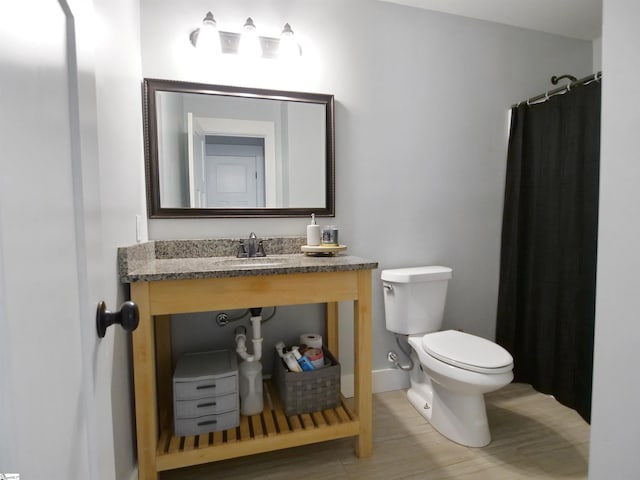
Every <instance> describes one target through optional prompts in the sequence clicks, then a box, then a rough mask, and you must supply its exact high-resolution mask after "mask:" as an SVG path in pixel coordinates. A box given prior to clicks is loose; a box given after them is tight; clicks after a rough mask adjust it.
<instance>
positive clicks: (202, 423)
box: [198, 420, 218, 427]
mask: <svg viewBox="0 0 640 480" xmlns="http://www.w3.org/2000/svg"><path fill="white" fill-rule="evenodd" d="M214 423H218V421H217V420H207V421H206V422H198V426H199V427H201V426H203V425H213V424H214Z"/></svg>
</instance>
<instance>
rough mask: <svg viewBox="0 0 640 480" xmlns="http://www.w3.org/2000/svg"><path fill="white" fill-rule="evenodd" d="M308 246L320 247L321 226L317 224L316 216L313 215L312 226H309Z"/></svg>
mask: <svg viewBox="0 0 640 480" xmlns="http://www.w3.org/2000/svg"><path fill="white" fill-rule="evenodd" d="M307 245H309V246H311V247H316V246H318V245H320V225H317V224H316V214H315V213H312V214H311V224H309V225H307Z"/></svg>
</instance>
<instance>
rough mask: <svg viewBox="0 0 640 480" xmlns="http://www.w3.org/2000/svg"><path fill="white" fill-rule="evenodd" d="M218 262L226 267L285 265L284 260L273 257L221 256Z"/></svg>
mask: <svg viewBox="0 0 640 480" xmlns="http://www.w3.org/2000/svg"><path fill="white" fill-rule="evenodd" d="M216 263H217V264H219V265H221V266H224V267H226V268H255V267H277V266H279V265H283V264H284V261H283V260H278V259H277V258H272V257H249V258H228V257H227V258H224V257H223V258H221V259H220V261H217V262H216Z"/></svg>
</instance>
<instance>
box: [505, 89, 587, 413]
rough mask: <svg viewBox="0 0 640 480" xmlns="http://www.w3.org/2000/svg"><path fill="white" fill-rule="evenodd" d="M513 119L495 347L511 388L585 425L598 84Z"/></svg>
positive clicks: (525, 109)
mask: <svg viewBox="0 0 640 480" xmlns="http://www.w3.org/2000/svg"><path fill="white" fill-rule="evenodd" d="M511 113H512V117H511V132H510V137H509V148H508V156H507V175H506V185H505V199H504V214H503V224H502V247H501V258H500V262H501V263H500V287H499V294H498V316H497V327H496V341H497V342H498V343H499V344H501V345H502V346H504V347H505V348H506V349H507V350H508V351H509V352H510V353H511V354H512V356H513V358H514V381H516V382H522V383H528V384H531V385H532V386H533V387H534V388H535V389H536V390H538V391H540V392H543V393H547V394H551V395H554V396H555V398H556V399H557V400H558V401H560V402H561V403H563V404H564V405H566V406H568V407H570V408H573V409H575V410H576V411H577V412H578V413H579V414H580V415H581V416H582V417H583V418H584V419H585V420H586V421H587V422H589V421H590V414H591V377H592V373H593V331H594V317H595V282H596V248H597V226H598V177H599V163H600V82H599V81H597V82H592V83H589V84H586V85H582V86H577V87H574V88H572V89H571V90H570V91H568V92H566V93H565V94H562V95H557V96H553V97H551V98H550V99H548V100H547V101H545V102H543V103H539V104H531V105H528V104H527V103H526V102H524V103H522V104H520V105H519V106H517V107H514V108H513V109H512V112H511Z"/></svg>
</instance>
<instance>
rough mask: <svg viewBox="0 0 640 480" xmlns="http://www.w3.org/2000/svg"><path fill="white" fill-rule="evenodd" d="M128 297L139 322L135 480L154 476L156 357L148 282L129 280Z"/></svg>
mask: <svg viewBox="0 0 640 480" xmlns="http://www.w3.org/2000/svg"><path fill="white" fill-rule="evenodd" d="M131 299H132V300H133V301H134V302H136V304H137V305H138V310H139V312H140V323H139V324H138V328H136V329H135V330H134V331H133V334H132V343H133V381H134V392H135V408H136V437H137V440H138V442H137V447H138V480H157V479H158V472H157V470H156V446H157V443H158V420H157V403H156V368H155V366H156V359H155V346H154V343H155V342H154V340H155V339H154V325H153V318H152V317H151V313H150V303H149V283H147V282H135V283H132V284H131Z"/></svg>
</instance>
